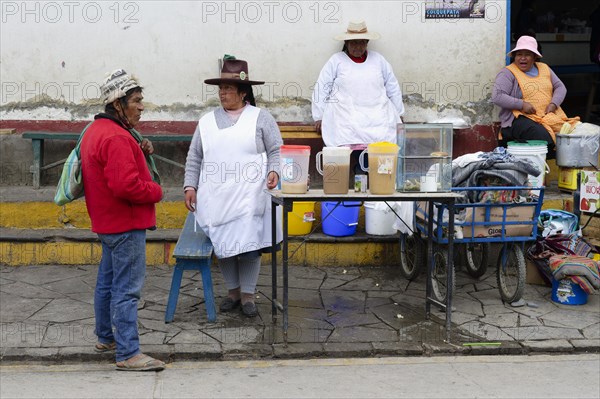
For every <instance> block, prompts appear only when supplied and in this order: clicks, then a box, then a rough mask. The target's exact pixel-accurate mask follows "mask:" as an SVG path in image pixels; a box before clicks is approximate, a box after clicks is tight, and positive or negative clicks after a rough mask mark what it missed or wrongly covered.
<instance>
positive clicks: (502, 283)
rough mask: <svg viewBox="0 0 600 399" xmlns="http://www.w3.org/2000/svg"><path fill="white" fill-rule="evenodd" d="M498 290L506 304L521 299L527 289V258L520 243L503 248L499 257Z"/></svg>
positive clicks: (506, 245)
mask: <svg viewBox="0 0 600 399" xmlns="http://www.w3.org/2000/svg"><path fill="white" fill-rule="evenodd" d="M496 277H497V280H498V290H500V297H501V298H502V300H503V301H504V302H508V303H511V302H514V301H518V300H519V299H521V296H522V295H523V290H524V289H525V257H524V256H523V250H522V249H521V246H520V245H519V244H518V243H515V242H509V243H505V244H504V245H503V246H502V250H501V251H500V255H498V274H497V275H496Z"/></svg>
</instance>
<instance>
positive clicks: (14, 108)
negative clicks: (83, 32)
mask: <svg viewBox="0 0 600 399" xmlns="http://www.w3.org/2000/svg"><path fill="white" fill-rule="evenodd" d="M490 98H491V95H488V97H487V98H485V99H483V100H481V101H477V102H467V103H436V102H434V101H433V100H426V99H424V98H423V96H422V95H421V94H418V93H414V94H409V95H405V96H404V98H403V100H404V105H405V107H406V109H407V113H410V114H411V115H417V116H420V115H421V114H430V112H431V111H432V112H435V113H437V114H439V115H440V116H443V115H453V116H457V115H462V116H461V117H462V118H463V119H466V120H468V121H470V124H471V125H489V124H492V123H493V119H492V115H493V109H494V105H493V104H492V103H491V101H490ZM256 102H257V106H259V107H261V108H266V109H268V110H269V111H270V112H271V113H272V114H273V116H275V117H276V118H277V117H278V116H280V115H281V116H283V115H285V116H286V119H287V120H290V119H289V118H290V117H292V118H297V119H291V120H294V121H297V122H307V123H312V118H311V111H310V107H311V101H310V100H309V99H306V98H302V97H278V98H276V99H272V100H271V99H267V98H264V97H263V96H257V98H256ZM219 105H220V103H219V100H218V98H211V99H208V100H207V101H205V102H204V103H202V104H184V103H181V102H175V103H173V104H168V105H167V104H155V103H152V102H146V101H145V102H144V108H145V112H148V113H158V114H165V115H167V116H168V115H169V114H171V115H178V116H182V115H183V116H185V119H188V118H189V119H191V120H193V119H197V118H199V117H200V116H201V115H203V114H204V113H206V112H207V111H209V110H212V109H214V108H216V107H218V106H219ZM42 108H51V109H60V110H63V111H65V112H67V113H69V114H71V116H72V118H73V119H78V118H79V119H81V118H83V119H87V118H89V116H90V115H94V114H97V113H99V112H102V111H103V109H104V106H103V104H102V101H101V100H100V99H98V98H96V99H89V100H84V101H82V102H80V103H77V104H76V103H73V102H67V101H65V100H64V99H55V98H52V97H50V96H48V95H47V94H41V95H37V96H35V97H33V98H31V99H29V100H27V101H21V102H10V103H7V104H4V105H0V112H2V113H10V112H19V111H21V112H23V111H25V112H29V113H31V114H35V113H36V111H40V112H41V109H42ZM172 118H173V117H172V116H171V117H166V118H164V119H165V120H170V119H172Z"/></svg>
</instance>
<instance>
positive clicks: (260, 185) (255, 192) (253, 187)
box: [194, 105, 282, 258]
mask: <svg viewBox="0 0 600 399" xmlns="http://www.w3.org/2000/svg"><path fill="white" fill-rule="evenodd" d="M259 113H260V110H259V109H258V108H256V107H252V106H250V105H247V106H246V108H245V109H244V111H243V112H242V114H241V115H240V117H239V119H238V121H237V123H236V124H235V125H234V126H231V127H229V128H226V129H221V130H220V129H219V128H218V127H217V122H216V119H215V114H214V112H211V113H209V114H207V115H205V116H204V117H202V118H201V119H200V122H199V123H198V124H199V128H200V135H201V138H202V150H203V160H202V167H201V172H200V178H199V181H198V191H197V195H196V211H195V213H194V214H195V216H196V221H197V222H198V225H199V226H200V227H201V228H202V230H203V231H204V233H205V234H206V235H207V236H208V237H209V238H210V240H211V241H212V244H213V247H214V251H215V255H216V256H217V258H227V257H231V256H235V255H238V254H240V253H244V252H248V251H253V250H257V249H261V248H265V247H269V246H271V201H270V197H269V195H268V194H267V193H266V192H265V190H266V188H267V185H266V177H267V155H266V153H264V152H263V153H260V154H259V153H257V151H256V121H257V119H258V114H259ZM277 233H278V234H277V237H278V241H279V240H280V237H281V236H282V232H281V224H280V223H278V232H277Z"/></svg>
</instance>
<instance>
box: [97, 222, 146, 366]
mask: <svg viewBox="0 0 600 399" xmlns="http://www.w3.org/2000/svg"><path fill="white" fill-rule="evenodd" d="M98 237H99V238H100V242H101V243H102V259H101V260H100V267H99V268H98V278H97V280H96V290H95V292H94V312H95V315H96V335H97V336H98V341H99V342H102V343H110V342H113V341H114V342H116V343H117V353H116V358H117V362H120V361H122V360H126V359H129V358H130V357H133V356H135V355H137V354H138V353H140V339H139V334H138V326H137V304H138V299H140V294H141V292H142V286H143V285H144V277H145V275H146V230H132V231H127V232H125V233H119V234H98Z"/></svg>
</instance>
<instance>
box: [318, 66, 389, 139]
mask: <svg viewBox="0 0 600 399" xmlns="http://www.w3.org/2000/svg"><path fill="white" fill-rule="evenodd" d="M399 122H400V117H399V116H398V112H397V111H396V108H395V107H394V104H392V102H391V101H390V99H389V98H388V97H387V94H386V91H385V84H384V81H383V74H382V73H381V66H380V65H379V63H377V62H369V58H368V57H367V60H366V61H365V62H364V63H362V64H359V63H356V62H353V61H351V60H350V61H349V62H343V63H341V64H340V65H339V69H338V74H337V77H336V79H335V80H334V82H333V91H332V93H331V99H330V100H328V102H327V104H326V105H325V110H324V111H323V120H322V122H321V123H322V125H321V128H322V134H323V141H324V142H325V145H326V146H327V147H339V146H341V145H348V144H369V143H375V142H378V141H389V142H391V143H395V142H396V125H397V124H398V123H399Z"/></svg>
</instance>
